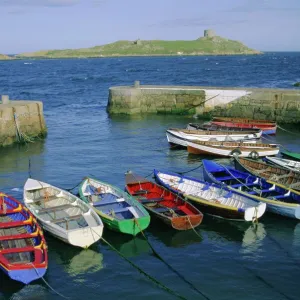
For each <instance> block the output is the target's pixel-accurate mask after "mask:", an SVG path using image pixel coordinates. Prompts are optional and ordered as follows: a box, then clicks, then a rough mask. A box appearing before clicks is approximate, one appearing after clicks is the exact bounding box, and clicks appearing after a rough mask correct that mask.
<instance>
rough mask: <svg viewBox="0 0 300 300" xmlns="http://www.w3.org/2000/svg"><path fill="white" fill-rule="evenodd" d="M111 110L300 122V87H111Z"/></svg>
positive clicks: (108, 107) (123, 112)
mask: <svg viewBox="0 0 300 300" xmlns="http://www.w3.org/2000/svg"><path fill="white" fill-rule="evenodd" d="M107 112H108V113H110V114H141V113H156V114H191V115H196V116H197V117H199V118H211V117H212V116H228V117H245V118H253V119H267V120H274V121H278V122H281V123H300V91H299V90H297V89H259V88H234V87H233V88H224V87H192V86H148V85H142V86H141V85H140V84H139V82H138V81H137V82H135V84H134V86H120V87H111V88H110V89H109V98H108V104H107Z"/></svg>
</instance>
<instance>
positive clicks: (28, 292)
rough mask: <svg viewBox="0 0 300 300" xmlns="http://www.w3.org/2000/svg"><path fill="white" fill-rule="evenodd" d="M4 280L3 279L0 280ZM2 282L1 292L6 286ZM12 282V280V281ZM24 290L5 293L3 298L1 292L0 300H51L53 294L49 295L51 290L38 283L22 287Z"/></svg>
mask: <svg viewBox="0 0 300 300" xmlns="http://www.w3.org/2000/svg"><path fill="white" fill-rule="evenodd" d="M0 280H2V278H1V279H0ZM0 282H1V290H2V287H4V286H6V283H5V282H2V281H0ZM10 282H12V280H10ZM22 287H23V288H21V289H19V290H18V291H17V290H16V289H14V290H13V293H12V291H11V293H7V291H6V292H4V293H3V296H4V298H2V297H1V296H2V295H1V292H2V291H1V292H0V299H10V300H19V299H28V300H29V299H30V300H40V299H50V297H51V294H49V290H48V288H47V286H45V285H42V284H37V283H36V282H34V283H31V284H29V285H25V286H24V285H22Z"/></svg>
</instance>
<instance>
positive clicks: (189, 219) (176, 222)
mask: <svg viewBox="0 0 300 300" xmlns="http://www.w3.org/2000/svg"><path fill="white" fill-rule="evenodd" d="M202 219H203V215H202V214H201V215H200V214H199V215H193V216H181V217H174V218H172V227H173V228H174V229H176V230H189V229H192V228H195V227H197V226H199V225H200V224H201V222H202Z"/></svg>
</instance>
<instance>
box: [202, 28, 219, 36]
mask: <svg viewBox="0 0 300 300" xmlns="http://www.w3.org/2000/svg"><path fill="white" fill-rule="evenodd" d="M214 36H216V33H215V32H214V31H213V30H212V29H205V30H204V37H214Z"/></svg>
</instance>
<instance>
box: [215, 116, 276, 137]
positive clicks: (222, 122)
mask: <svg viewBox="0 0 300 300" xmlns="http://www.w3.org/2000/svg"><path fill="white" fill-rule="evenodd" d="M210 123H211V124H214V125H218V126H223V127H237V128H249V129H250V128H259V129H261V130H262V132H263V134H265V135H266V134H268V135H273V134H276V129H277V125H276V122H274V121H269V120H253V119H247V118H226V117H214V118H213V119H212V121H211V122H210Z"/></svg>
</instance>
